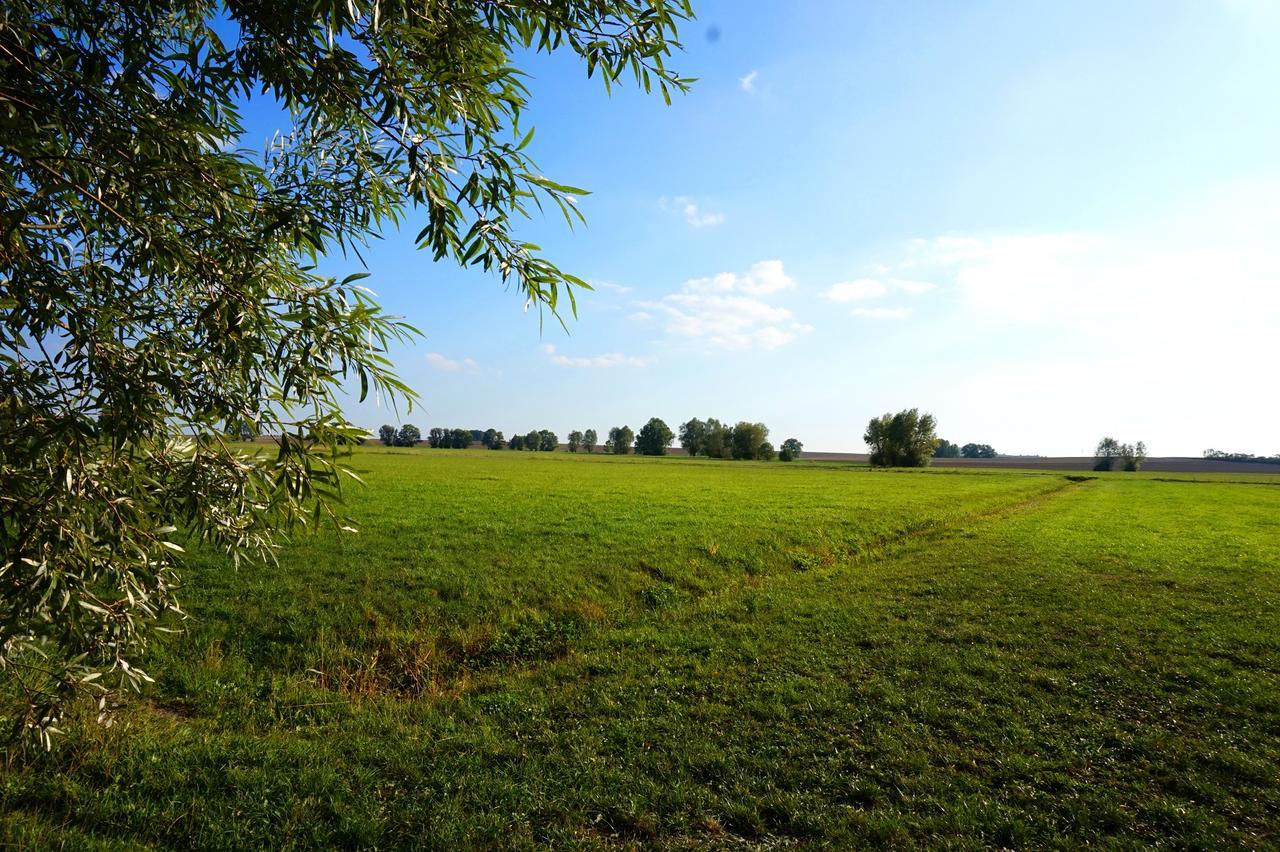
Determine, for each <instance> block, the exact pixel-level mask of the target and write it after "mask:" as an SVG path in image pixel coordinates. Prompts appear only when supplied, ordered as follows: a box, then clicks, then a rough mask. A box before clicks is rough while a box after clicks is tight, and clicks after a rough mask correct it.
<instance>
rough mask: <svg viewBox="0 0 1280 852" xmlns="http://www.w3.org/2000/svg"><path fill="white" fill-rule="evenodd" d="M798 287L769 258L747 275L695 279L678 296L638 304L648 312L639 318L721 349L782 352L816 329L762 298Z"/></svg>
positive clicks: (780, 263) (724, 273) (722, 273)
mask: <svg viewBox="0 0 1280 852" xmlns="http://www.w3.org/2000/svg"><path fill="white" fill-rule="evenodd" d="M795 286H796V284H795V281H794V280H792V278H791V277H790V276H789V275H787V273H786V270H784V269H783V266H782V261H780V260H763V261H760V262H759V263H756V264H755V265H753V266H752V267H751V269H750V271H748V272H747V273H745V274H738V273H733V272H721V273H720V274H718V275H712V276H709V277H706V278H691V279H689V280H688V281H686V282H685V284H684V287H683V288H681V290H680V292H678V293H671V294H670V295H667V296H664V297H663V298H662V299H660V300H658V301H656V302H637V303H636V306H637V307H638V308H641V309H642V311H641V312H640V313H639V314H633V317H635V318H637V319H639V318H640V317H641V316H652V315H657V316H658V317H660V318H661V319H662V320H663V322H664V323H665V325H664V330H665V331H666V333H667V334H668V335H670V336H672V337H676V338H683V339H687V340H698V341H702V342H704V343H706V344H707V345H709V346H712V347H715V348H721V349H748V348H758V349H776V348H777V347H779V346H783V345H785V344H787V343H790V342H791V341H792V340H795V339H796V337H798V336H799V335H802V334H805V333H807V332H809V331H811V330H812V326H809V325H806V324H804V323H801V322H799V321H797V320H796V318H795V316H794V315H793V314H792V313H791V311H790V310H789V309H787V308H784V307H782V306H781V305H776V304H771V303H770V302H768V301H766V300H765V299H764V298H762V297H765V296H770V295H775V294H777V293H780V292H782V291H784V290H790V289H792V288H794V287H795Z"/></svg>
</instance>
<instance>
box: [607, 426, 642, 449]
mask: <svg viewBox="0 0 1280 852" xmlns="http://www.w3.org/2000/svg"><path fill="white" fill-rule="evenodd" d="M635 437H636V436H635V433H634V432H632V431H631V427H630V426H614V427H613V428H612V429H610V430H609V441H608V444H607V446H608V448H609V452H611V453H613V454H614V455H617V456H625V455H626V454H627V453H629V452H631V443H632V442H633V441H634V440H635Z"/></svg>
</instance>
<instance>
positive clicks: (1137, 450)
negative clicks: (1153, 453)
mask: <svg viewBox="0 0 1280 852" xmlns="http://www.w3.org/2000/svg"><path fill="white" fill-rule="evenodd" d="M1120 459H1121V460H1122V461H1123V462H1124V469H1125V470H1128V471H1138V470H1141V469H1142V466H1143V465H1144V464H1145V463H1146V461H1147V445H1146V444H1144V443H1143V442H1142V441H1139V442H1138V443H1136V444H1122V445H1121V446H1120Z"/></svg>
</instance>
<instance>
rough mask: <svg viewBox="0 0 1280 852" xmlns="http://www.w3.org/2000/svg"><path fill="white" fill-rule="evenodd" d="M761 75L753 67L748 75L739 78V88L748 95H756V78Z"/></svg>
mask: <svg viewBox="0 0 1280 852" xmlns="http://www.w3.org/2000/svg"><path fill="white" fill-rule="evenodd" d="M759 76H760V72H759V71H757V70H755V69H754V68H753V69H752V70H750V71H748V72H747V74H746V76H744V77H739V78H738V88H740V89H742V91H744V92H746V93H747V94H748V95H754V94H755V93H756V78H757V77H759Z"/></svg>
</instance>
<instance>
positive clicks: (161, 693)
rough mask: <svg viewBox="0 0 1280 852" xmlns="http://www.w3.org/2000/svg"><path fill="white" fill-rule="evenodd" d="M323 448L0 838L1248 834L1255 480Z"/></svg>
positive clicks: (1258, 662)
mask: <svg viewBox="0 0 1280 852" xmlns="http://www.w3.org/2000/svg"><path fill="white" fill-rule="evenodd" d="M350 461H351V464H352V465H353V467H354V468H355V469H356V470H358V471H359V472H360V474H361V476H362V477H363V478H364V479H365V480H366V481H367V485H366V486H365V487H362V488H360V487H357V488H351V489H350V490H348V492H347V494H346V497H347V503H348V510H349V513H350V514H351V515H352V516H353V517H354V518H355V520H356V521H357V522H358V525H359V527H360V532H359V534H357V535H349V534H338V533H335V532H333V531H329V530H321V531H318V532H316V533H314V534H311V533H303V534H300V535H297V536H295V538H294V541H293V543H292V544H290V545H289V546H288V547H287V548H286V549H285V550H284V551H283V552H282V553H281V554H280V562H279V565H278V566H269V567H260V566H241V567H240V568H239V569H238V570H237V569H234V568H233V567H231V565H230V564H229V563H228V562H227V561H226V560H223V559H220V558H218V557H216V556H212V555H209V554H198V553H197V554H193V556H192V560H191V562H190V564H189V565H188V567H187V568H186V570H185V572H184V575H183V576H184V580H185V582H186V589H185V590H184V595H183V602H184V605H185V608H186V610H187V611H188V613H189V617H188V618H187V619H186V620H184V621H182V622H175V623H173V624H172V625H171V626H173V627H177V628H180V630H181V633H179V634H175V635H172V636H169V637H166V638H165V639H164V640H163V641H162V642H161V643H160V644H159V645H158V646H156V647H154V648H153V651H152V653H151V655H150V657H151V658H150V660H149V663H150V665H149V671H150V672H151V673H152V674H153V675H154V676H155V677H156V679H157V682H156V683H155V684H154V685H153V686H151V687H150V688H149V689H148V691H147V692H146V693H145V694H143V695H140V696H139V695H132V696H126V697H125V698H124V699H123V704H122V706H121V707H120V708H119V711H118V714H117V720H116V723H115V724H114V725H113V726H111V727H101V726H99V725H96V724H95V723H93V721H92V718H91V714H89V713H88V711H87V710H86V712H85V714H84V715H85V718H82V719H77V720H76V721H75V723H74V724H72V725H70V726H69V729H68V731H67V733H66V735H65V736H63V737H62V738H61V739H60V741H59V742H58V743H57V744H56V745H55V747H54V749H53V750H52V751H51V752H49V753H47V754H46V753H22V754H18V753H15V754H12V755H10V757H9V759H8V762H7V764H5V765H4V767H3V769H2V770H0V845H11V846H16V847H22V848H49V847H53V848H68V849H135V848H136V849H143V848H155V847H158V848H200V849H243V848H251V847H259V848H306V847H316V846H328V847H346V848H366V847H367V848H442V849H456V848H494V847H503V848H526V847H535V846H551V847H557V848H561V847H569V848H574V847H578V848H636V847H658V848H674V849H687V848H743V847H757V846H758V847H773V846H780V847H786V846H811V845H827V846H832V847H849V846H862V845H885V846H892V847H895V848H897V847H913V846H929V847H935V846H941V847H955V848H973V847H988V846H995V847H1020V848H1021V847H1058V848H1078V847H1080V846H1083V845H1086V844H1092V845H1101V846H1110V847H1120V848H1135V849H1136V848H1150V847H1170V848H1175V847H1176V848H1187V847H1194V848H1215V849H1221V848H1252V849H1257V848H1264V847H1272V846H1275V845H1277V844H1280V769H1278V768H1277V767H1280V476H1277V477H1268V476H1257V477H1230V478H1228V477H1221V476H1219V477H1211V476H1199V477H1197V476H1191V475H1176V476H1174V475H1164V476H1162V475H1160V474H1150V475H1148V474H1121V473H1115V474H1102V475H1094V474H1089V473H1082V474H1080V475H1069V476H1067V475H1063V474H1062V473H1061V472H1036V471H1005V470H998V471H997V470H973V469H953V470H940V469H939V470H922V471H910V472H908V471H872V470H870V469H868V468H866V467H862V466H853V465H847V464H839V463H821V462H804V461H801V462H797V463H793V464H782V463H776V462H775V463H752V462H723V461H708V460H703V459H687V458H675V457H672V458H635V457H612V456H601V455H594V456H587V455H577V456H571V455H567V454H562V453H555V454H551V453H518V452H509V451H480V450H470V451H446V450H383V449H376V448H370V449H362V450H358V451H356V453H355V454H354V455H353V456H352V458H351V460H350Z"/></svg>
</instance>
